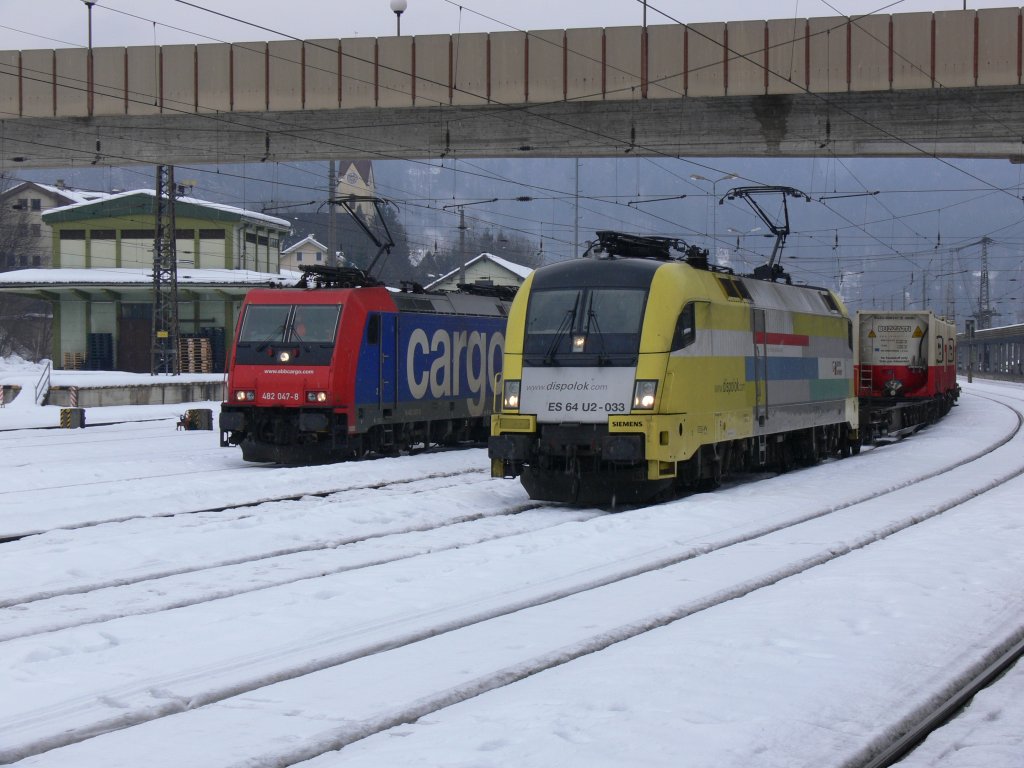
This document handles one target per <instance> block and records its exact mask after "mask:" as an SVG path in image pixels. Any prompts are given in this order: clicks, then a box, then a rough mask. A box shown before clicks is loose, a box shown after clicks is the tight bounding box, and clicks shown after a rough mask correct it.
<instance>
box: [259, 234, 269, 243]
mask: <svg viewBox="0 0 1024 768" xmlns="http://www.w3.org/2000/svg"><path fill="white" fill-rule="evenodd" d="M257 242H258V243H259V245H266V244H267V236H266V235H260V236H259V237H258V238H257Z"/></svg>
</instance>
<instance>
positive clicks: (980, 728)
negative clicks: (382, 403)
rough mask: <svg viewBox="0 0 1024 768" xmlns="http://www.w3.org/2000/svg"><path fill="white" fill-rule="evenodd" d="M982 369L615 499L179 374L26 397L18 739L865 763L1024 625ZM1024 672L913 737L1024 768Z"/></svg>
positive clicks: (4, 720) (543, 757)
mask: <svg viewBox="0 0 1024 768" xmlns="http://www.w3.org/2000/svg"><path fill="white" fill-rule="evenodd" d="M962 385H963V386H964V395H963V396H962V397H961V400H960V405H959V406H958V407H956V408H955V409H954V410H953V411H952V413H951V414H950V415H949V416H948V417H946V419H945V420H944V421H942V422H941V423H939V424H937V425H935V426H932V427H930V428H928V429H925V430H923V431H921V432H919V433H918V434H916V435H913V436H912V437H910V438H908V439H906V440H904V441H902V442H899V443H893V444H888V445H884V446H879V447H875V448H871V449H865V450H864V451H863V452H862V453H861V454H860V455H859V456H855V457H852V458H849V459H845V460H842V461H830V462H826V463H824V464H821V465H819V466H816V467H812V468H810V469H804V470H799V471H794V472H791V473H788V474H784V475H778V476H763V477H756V478H748V479H745V480H743V481H742V482H736V483H733V484H730V485H729V486H727V487H723V488H721V489H719V490H717V491H715V492H713V493H709V494H697V495H693V496H690V497H687V498H684V499H680V500H677V501H674V502H669V503H664V504H659V505H654V506H649V507H643V508H629V509H622V510H617V511H609V510H600V509H573V508H569V507H563V506H549V505H542V504H538V503H535V502H532V501H530V500H529V498H528V497H527V496H526V494H525V492H524V491H523V490H522V488H521V487H520V486H519V484H518V483H517V482H515V481H505V480H493V479H491V478H490V477H489V472H488V462H487V457H486V451H484V450H481V449H470V450H464V451H447V452H426V453H421V454H418V455H413V456H403V457H400V458H387V459H378V460H373V461H360V462H351V463H344V464H336V465H330V466H318V467H303V468H282V467H275V466H270V465H247V464H246V463H245V462H243V461H242V459H241V456H240V452H239V451H238V450H237V449H222V448H220V447H218V445H217V437H216V433H211V432H202V431H176V430H175V420H176V418H177V413H178V412H179V411H180V410H181V409H182V408H184V407H185V406H139V407H135V408H118V409H90V410H89V422H88V423H89V427H88V428H87V429H79V430H61V429H48V430H38V429H22V428H19V427H22V426H26V425H27V423H28V422H27V421H25V419H26V416H25V411H24V409H22V410H21V411H16V410H13V409H7V410H0V430H2V431H0V447H2V450H3V453H4V455H5V457H6V460H5V462H4V463H5V471H4V483H3V487H2V489H0V539H2V540H3V543H2V544H0V552H2V554H3V557H0V690H3V692H4V695H3V696H2V697H0V763H13V764H16V765H19V766H74V768H91V767H92V766H96V767H97V768H98V767H99V766H103V768H114V767H117V766H132V768H136V767H137V766H139V765H146V766H148V767H151V768H158V767H162V766H167V767H168V768H169V767H171V766H174V768H182V767H183V766H188V768H206V767H209V768H226V767H227V766H243V765H244V766H248V767H250V768H261V767H263V766H267V767H269V766H291V765H299V766H302V767H303V768H333V767H334V766H346V768H347V767H349V766H374V767H380V766H513V765H514V766H517V768H522V767H523V766H537V767H538V768H539V767H540V766H544V768H549V767H550V766H552V765H558V764H561V765H568V766H588V768H589V767H590V766H683V765H685V766H688V767H689V766H716V767H721V766H744V767H749V766H756V767H758V768H760V767H761V766H786V768H792V767H793V766H815V768H819V767H820V766H862V765H865V766H866V765H869V764H870V763H871V761H872V759H873V758H874V757H875V756H876V755H878V754H879V753H880V752H881V751H882V750H884V749H885V748H886V747H888V746H889V745H890V744H891V743H892V742H893V741H894V740H895V739H896V738H897V737H898V736H899V735H900V734H901V733H903V732H904V731H906V730H907V729H908V728H910V727H911V726H912V725H913V724H915V723H916V722H917V721H919V720H920V719H921V718H922V716H923V715H925V714H927V713H929V712H931V711H933V710H935V709H936V708H937V707H938V706H940V704H942V703H943V702H944V701H945V700H946V699H947V698H948V697H949V696H950V694H951V693H953V692H954V691H956V690H957V689H959V688H960V687H961V686H962V685H964V684H965V683H966V682H967V681H968V680H970V679H971V678H973V677H975V676H976V675H977V674H978V672H979V671H980V670H981V669H982V668H983V667H985V666H986V665H987V664H988V663H989V662H991V661H992V660H994V659H995V658H996V657H998V656H1000V655H1001V654H1003V653H1004V652H1006V651H1007V650H1008V649H1010V648H1012V647H1013V646H1014V645H1015V644H1017V643H1019V642H1020V641H1021V640H1022V638H1024V567H1022V565H1021V563H1022V559H1021V555H1020V553H1021V551H1022V549H1024V510H1022V505H1021V501H1020V499H1021V496H1022V491H1024V477H1022V476H1021V475H1022V473H1024V433H1022V431H1021V423H1022V414H1024V387H1020V386H1015V385H1008V384H998V383H993V382H980V381H975V382H974V383H972V384H966V382H962ZM199 407H213V408H216V407H217V406H216V404H199ZM35 410H38V411H39V412H43V411H44V410H45V411H48V412H49V413H51V414H52V413H53V412H54V411H53V409H35ZM104 412H107V413H104ZM5 419H6V423H5ZM29 421H30V420H29ZM102 421H111V422H118V423H112V424H109V425H106V426H100V425H99V423H100V422H102ZM1021 691H1024V668H1022V666H1021V665H1017V667H1015V668H1014V669H1011V670H1010V671H1009V672H1008V673H1007V674H1006V676H1004V677H1002V678H1001V679H999V680H997V681H996V682H995V683H994V684H992V685H991V686H990V687H988V688H987V689H985V690H984V691H982V693H980V694H979V695H978V696H976V697H975V698H974V700H973V702H972V703H971V704H970V705H969V706H968V707H967V708H966V709H965V710H963V711H962V712H961V713H960V715H959V716H958V717H957V718H956V719H954V720H953V721H951V722H950V723H949V724H948V725H946V726H944V727H942V728H940V729H939V730H937V731H935V732H934V733H933V734H932V735H931V736H930V737H929V738H928V739H927V741H925V743H924V744H923V745H922V746H921V747H919V748H918V749H917V750H916V751H914V752H912V753H911V754H910V755H909V756H907V757H905V758H904V759H903V760H902V762H900V763H898V764H899V765H901V766H903V768H923V767H924V766H929V767H932V766H939V767H941V768H953V767H956V768H969V767H970V768H974V767H975V766H977V767H980V766H985V767H986V768H1009V767H1010V766H1014V767H1016V768H1019V767H1020V766H1021V765H1024V757H1022V755H1024V696H1022V695H1021Z"/></svg>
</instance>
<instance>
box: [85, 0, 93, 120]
mask: <svg viewBox="0 0 1024 768" xmlns="http://www.w3.org/2000/svg"><path fill="white" fill-rule="evenodd" d="M82 2H83V3H85V7H86V10H87V11H88V14H89V52H88V54H87V55H88V57H89V58H88V61H87V62H86V65H85V67H86V80H87V86H88V89H89V93H88V97H87V100H88V102H89V116H90V117H92V94H93V80H92V77H93V75H92V7H93V6H94V5H96V0H82Z"/></svg>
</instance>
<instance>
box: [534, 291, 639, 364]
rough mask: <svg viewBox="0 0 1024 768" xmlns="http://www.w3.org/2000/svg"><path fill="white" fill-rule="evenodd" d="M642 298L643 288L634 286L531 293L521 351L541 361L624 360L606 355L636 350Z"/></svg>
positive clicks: (605, 362) (610, 362) (623, 362)
mask: <svg viewBox="0 0 1024 768" xmlns="http://www.w3.org/2000/svg"><path fill="white" fill-rule="evenodd" d="M646 302H647V291H646V290H645V289H638V288H612V287H593V288H582V289H580V288H572V289H552V290H546V291H534V292H533V294H532V295H531V296H530V303H529V306H528V307H527V309H526V338H525V340H524V349H523V351H524V352H525V353H526V354H527V355H541V356H543V358H544V363H545V364H552V363H555V362H558V363H559V364H566V363H568V362H570V361H571V362H572V363H573V364H579V365H593V364H595V363H597V364H599V365H601V364H612V363H618V364H626V361H625V360H622V361H620V360H619V358H615V359H613V358H612V357H610V356H615V355H620V356H621V355H629V356H633V355H635V354H636V353H637V352H638V351H639V349H640V331H641V328H642V326H643V318H644V309H645V306H646Z"/></svg>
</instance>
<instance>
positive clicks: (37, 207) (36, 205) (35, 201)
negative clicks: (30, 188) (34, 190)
mask: <svg viewBox="0 0 1024 768" xmlns="http://www.w3.org/2000/svg"><path fill="white" fill-rule="evenodd" d="M32 210H33V211H41V210H43V201H42V200H40V199H39V198H38V197H33V198H32Z"/></svg>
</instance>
